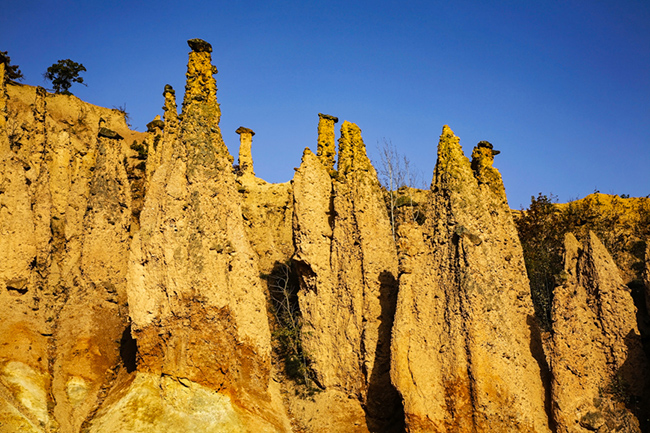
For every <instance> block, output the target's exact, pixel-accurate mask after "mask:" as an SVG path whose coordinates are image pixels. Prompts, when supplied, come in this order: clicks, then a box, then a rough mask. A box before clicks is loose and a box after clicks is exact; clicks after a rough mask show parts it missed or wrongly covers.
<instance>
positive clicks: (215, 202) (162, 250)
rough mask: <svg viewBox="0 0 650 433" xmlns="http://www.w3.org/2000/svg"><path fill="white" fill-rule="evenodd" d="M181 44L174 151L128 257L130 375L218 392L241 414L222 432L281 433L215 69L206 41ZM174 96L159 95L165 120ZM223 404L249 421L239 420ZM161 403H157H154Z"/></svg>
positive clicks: (153, 187) (282, 421) (262, 305)
mask: <svg viewBox="0 0 650 433" xmlns="http://www.w3.org/2000/svg"><path fill="white" fill-rule="evenodd" d="M188 43H189V45H190V47H191V48H192V52H190V55H189V62H188V72H187V85H186V87H185V100H184V102H183V115H182V120H181V124H180V134H179V137H178V141H177V145H176V146H175V149H174V153H173V154H172V156H171V159H170V161H169V163H165V164H163V165H161V166H160V167H159V168H158V170H157V171H156V174H155V175H154V176H153V178H152V181H151V184H150V186H149V189H148V191H147V197H146V200H145V206H144V209H143V211H142V213H141V215H140V221H141V225H142V229H141V231H140V232H139V233H138V234H137V235H136V236H135V237H134V239H133V247H132V251H131V284H130V286H129V308H130V314H131V318H132V321H133V324H132V329H133V334H134V337H135V338H137V340H138V354H139V360H138V374H140V375H141V377H142V378H143V379H142V380H143V381H144V382H142V383H149V382H150V381H153V382H152V383H155V384H159V382H160V381H161V378H162V377H163V376H164V377H170V378H176V379H173V380H174V381H178V380H181V379H182V380H186V381H189V382H188V383H192V384H193V385H191V387H194V386H196V387H199V388H200V387H207V388H208V389H212V390H214V391H218V392H219V393H220V394H219V395H220V396H221V397H219V398H221V399H225V400H223V402H222V403H219V404H220V405H221V404H226V403H227V404H226V406H223V407H222V408H221V409H218V410H224V411H225V412H226V413H228V414H229V415H228V417H230V418H233V417H234V418H238V417H239V418H238V419H239V421H237V422H234V421H233V423H231V424H228V425H227V426H223V427H222V428H223V429H225V430H228V429H233V430H235V431H239V430H237V428H242V427H241V425H242V423H243V425H245V426H246V427H245V428H242V429H243V430H248V431H275V429H277V430H283V429H285V427H286V424H287V423H288V421H287V420H286V418H285V414H284V409H283V408H282V407H281V403H280V397H279V394H274V391H273V390H272V389H271V388H270V380H271V377H270V374H271V333H270V330H269V324H268V320H267V315H266V299H265V296H264V288H263V287H262V285H261V281H260V278H259V268H258V265H257V257H256V255H255V253H254V251H253V250H252V248H251V245H250V243H249V240H248V237H247V236H246V232H245V229H244V223H243V218H242V209H241V197H240V195H239V193H238V192H237V186H236V181H235V175H234V173H233V172H232V157H231V156H230V154H229V153H228V150H227V149H226V147H225V145H224V143H223V140H222V138H221V132H220V130H219V125H218V122H219V106H218V104H217V100H216V84H215V81H214V78H212V74H213V73H214V72H216V69H215V68H213V66H212V65H211V64H210V51H211V49H210V45H209V44H208V43H207V42H204V41H200V40H190V41H188ZM172 95H173V93H172V92H171V91H170V89H166V91H165V105H166V107H167V109H166V112H165V115H166V120H168V119H169V121H173V119H174V116H173V112H174V107H173V104H172V98H171V96H172ZM165 129H167V127H165ZM172 139H173V135H172V136H170V137H169V138H168V140H172ZM161 335H165V337H164V338H162V339H161V338H160V336H161ZM181 383H183V382H181ZM142 386H144V385H142ZM154 386H157V385H154ZM199 388H197V389H199ZM133 392H134V393H136V394H137V393H138V392H142V390H139V389H136V388H134V389H133ZM224 396H228V397H224ZM188 398H190V397H188ZM230 398H232V399H233V401H234V402H236V404H238V405H240V406H239V407H240V408H241V409H243V411H244V413H246V414H249V415H246V416H245V417H244V418H245V419H244V420H242V419H241V416H243V415H241V416H240V415H236V413H239V412H237V410H234V409H233V408H232V407H231V406H230V404H231V403H230ZM168 403H169V402H167V401H166V400H165V398H164V397H163V398H162V400H158V403H156V404H162V405H163V406H165V405H167V404H168ZM232 404H233V405H235V403H232ZM213 410H214V408H213ZM234 418H233V419H234ZM226 427H227V428H226ZM221 431H223V430H221Z"/></svg>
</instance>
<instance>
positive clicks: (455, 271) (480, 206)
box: [391, 126, 549, 432]
mask: <svg viewBox="0 0 650 433" xmlns="http://www.w3.org/2000/svg"><path fill="white" fill-rule="evenodd" d="M493 154H494V152H493V151H492V149H490V148H488V147H481V146H478V147H477V148H475V149H474V152H473V158H474V159H473V161H472V162H471V163H470V161H469V160H468V159H467V157H465V155H464V154H463V151H462V149H461V147H460V144H459V140H458V138H457V137H456V136H455V135H454V134H453V132H452V131H451V129H449V128H448V127H447V126H445V127H444V128H443V131H442V135H441V137H440V144H439V145H438V160H437V162H436V168H435V173H434V179H433V183H432V185H431V192H430V200H431V206H430V210H429V212H430V213H429V214H428V215H427V219H426V221H425V223H424V225H423V226H419V225H417V224H416V223H411V224H404V225H402V226H401V227H400V230H399V242H400V273H401V275H400V280H399V285H400V289H399V296H398V301H397V311H396V314H395V323H394V325H393V341H392V364H391V375H392V379H393V383H394V384H395V386H396V387H397V389H398V391H399V392H400V394H401V395H402V398H403V399H404V411H405V414H406V424H407V426H408V431H410V432H430V431H437V432H445V431H448V432H452V431H480V432H481V431H484V432H488V431H504V432H505V431H536V432H542V431H548V430H549V427H548V416H547V414H546V413H545V410H544V408H545V400H544V398H545V397H544V388H543V385H542V379H541V374H542V373H541V371H540V365H539V362H538V360H536V359H535V357H534V356H533V353H531V346H534V345H535V342H534V333H535V331H534V330H533V329H532V328H533V327H534V321H533V308H532V303H531V300H530V293H529V288H528V280H527V278H526V272H525V268H524V263H523V257H522V253H521V247H520V246H519V241H518V238H517V234H516V231H515V228H514V224H513V222H512V218H511V216H510V209H509V208H508V206H507V202H506V198H505V194H504V192H503V186H502V183H501V178H500V175H499V173H498V172H497V171H496V170H495V169H494V168H492V166H491V162H492V159H493Z"/></svg>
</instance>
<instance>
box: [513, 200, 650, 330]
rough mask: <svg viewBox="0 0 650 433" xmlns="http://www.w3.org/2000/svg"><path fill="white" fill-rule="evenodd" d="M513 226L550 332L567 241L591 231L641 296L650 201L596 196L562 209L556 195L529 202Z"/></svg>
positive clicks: (540, 313) (537, 309)
mask: <svg viewBox="0 0 650 433" xmlns="http://www.w3.org/2000/svg"><path fill="white" fill-rule="evenodd" d="M515 223H516V226H517V230H518V232H519V238H520V240H521V245H522V248H523V252H524V259H525V261H526V270H527V271H528V277H529V278H530V287H531V295H532V298H533V303H534V305H535V312H536V314H537V317H538V318H539V319H540V322H541V324H542V327H543V328H544V329H545V330H547V331H551V326H552V320H553V318H552V314H551V306H552V302H553V289H554V287H555V286H556V285H558V284H560V275H561V272H562V266H563V265H562V259H563V257H562V256H563V253H564V247H563V242H564V236H565V234H567V233H569V232H571V233H573V234H574V235H575V236H576V237H577V238H578V239H584V238H585V237H586V236H587V235H588V233H589V231H593V232H594V233H595V234H596V235H597V236H598V238H599V239H600V240H601V241H602V242H603V244H604V245H605V246H606V247H607V249H608V250H609V252H610V253H611V254H612V257H613V258H614V261H615V262H616V264H617V265H618V267H619V269H621V270H622V273H623V276H624V279H625V282H626V283H627V284H628V286H629V287H630V288H631V289H632V290H633V293H634V294H635V295H641V296H642V291H641V290H640V289H641V288H642V287H643V284H642V282H641V281H642V273H643V267H644V260H645V257H644V255H645V245H646V242H647V240H648V239H649V238H650V199H647V198H621V197H619V196H617V195H615V196H611V195H606V194H600V193H595V194H591V195H589V196H587V197H585V198H583V199H581V200H576V201H572V202H569V203H566V204H558V203H557V198H556V197H554V196H553V195H550V196H547V195H544V194H541V193H540V194H539V195H538V196H537V197H531V203H530V207H529V208H528V209H526V210H523V211H522V212H521V213H520V214H519V215H518V216H517V217H516V218H515Z"/></svg>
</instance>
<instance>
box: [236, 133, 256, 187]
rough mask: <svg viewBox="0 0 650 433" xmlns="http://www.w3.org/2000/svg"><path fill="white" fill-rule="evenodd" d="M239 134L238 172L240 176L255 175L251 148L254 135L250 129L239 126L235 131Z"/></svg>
mask: <svg viewBox="0 0 650 433" xmlns="http://www.w3.org/2000/svg"><path fill="white" fill-rule="evenodd" d="M235 132H236V133H237V134H239V171H240V172H241V175H242V176H243V175H253V176H254V175H255V172H254V171H253V156H252V154H251V147H252V146H253V136H254V135H255V133H254V132H253V130H252V129H248V128H244V127H243V126H240V127H239V128H237V130H236V131H235Z"/></svg>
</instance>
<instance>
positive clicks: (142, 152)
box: [131, 141, 147, 160]
mask: <svg viewBox="0 0 650 433" xmlns="http://www.w3.org/2000/svg"><path fill="white" fill-rule="evenodd" d="M131 149H132V150H135V151H136V152H138V156H136V158H137V159H141V160H145V159H147V149H145V147H144V146H143V145H142V144H140V143H138V142H137V141H134V142H133V143H132V144H131Z"/></svg>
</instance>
